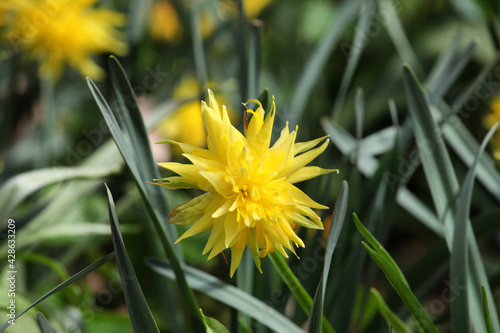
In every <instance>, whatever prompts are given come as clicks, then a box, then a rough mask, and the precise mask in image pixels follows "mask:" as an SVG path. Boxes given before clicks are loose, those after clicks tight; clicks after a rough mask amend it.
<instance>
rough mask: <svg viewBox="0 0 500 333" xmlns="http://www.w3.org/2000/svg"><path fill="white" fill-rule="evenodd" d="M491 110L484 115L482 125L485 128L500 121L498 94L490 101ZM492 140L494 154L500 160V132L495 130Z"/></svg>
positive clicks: (499, 98)
mask: <svg viewBox="0 0 500 333" xmlns="http://www.w3.org/2000/svg"><path fill="white" fill-rule="evenodd" d="M490 107H491V112H490V113H488V114H487V115H485V116H484V118H483V125H484V127H485V128H486V129H488V130H489V129H490V128H492V127H493V125H495V124H496V123H497V122H500V96H498V97H496V98H495V99H494V100H493V101H492V103H491V106H490ZM493 141H494V153H493V154H494V156H495V158H496V159H497V160H500V133H499V132H498V131H497V132H496V133H495V135H494V136H493Z"/></svg>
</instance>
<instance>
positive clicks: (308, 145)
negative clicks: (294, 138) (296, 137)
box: [295, 135, 329, 154]
mask: <svg viewBox="0 0 500 333" xmlns="http://www.w3.org/2000/svg"><path fill="white" fill-rule="evenodd" d="M328 137H329V136H328V135H325V136H323V137H321V138H317V139H314V140H311V141H307V142H297V143H296V144H295V154H300V153H303V152H305V151H308V150H309V149H312V148H314V147H316V145H317V144H318V143H320V142H321V141H323V140H324V139H326V138H328Z"/></svg>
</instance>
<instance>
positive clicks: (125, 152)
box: [87, 78, 203, 329]
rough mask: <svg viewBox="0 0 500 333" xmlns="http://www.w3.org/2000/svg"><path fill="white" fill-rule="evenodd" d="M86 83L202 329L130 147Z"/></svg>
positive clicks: (195, 321) (104, 103) (101, 100)
mask: <svg viewBox="0 0 500 333" xmlns="http://www.w3.org/2000/svg"><path fill="white" fill-rule="evenodd" d="M87 83H88V86H89V88H90V91H91V92H92V95H93V96H94V99H95V100H96V103H97V105H98V106H99V109H100V110H101V113H102V114H103V116H104V119H105V120H106V123H107V124H108V127H109V129H110V132H111V135H112V136H113V140H114V141H115V143H116V145H117V146H118V150H119V151H120V153H121V155H122V157H123V159H124V160H125V163H126V164H127V166H128V167H129V170H130V172H131V173H132V175H133V176H134V180H135V183H136V185H137V187H138V189H139V193H140V194H141V197H142V199H143V201H144V204H145V206H146V211H147V212H148V214H149V217H150V218H151V221H152V222H153V226H154V228H155V230H156V232H157V235H158V238H159V240H160V243H161V245H162V246H163V249H164V250H165V253H166V255H167V257H168V259H169V260H170V262H171V263H172V268H173V270H174V272H175V273H176V276H177V283H178V287H179V291H180V293H181V295H182V298H183V301H184V302H185V304H186V308H187V311H188V314H189V317H190V322H191V323H192V324H193V325H195V327H197V328H198V329H199V328H201V327H203V322H202V320H201V317H200V314H199V311H198V309H199V307H198V304H197V302H196V299H195V297H194V294H193V291H192V290H191V289H190V288H189V286H188V284H187V282H186V279H185V277H184V272H183V271H182V269H181V264H180V261H179V258H178V257H177V254H176V251H175V250H174V248H173V246H172V242H171V241H170V240H169V238H168V236H167V233H166V231H165V229H164V225H163V224H162V222H161V221H160V219H159V217H158V215H157V213H156V211H155V209H154V208H153V204H152V202H151V200H150V199H149V197H148V192H147V190H146V189H145V184H144V182H143V181H142V178H141V175H140V172H139V170H138V167H137V164H136V161H135V159H134V157H133V153H132V152H131V151H130V147H129V146H128V144H127V143H126V142H125V139H124V137H123V133H122V132H121V129H120V126H119V125H118V122H117V120H116V118H115V117H114V114H113V112H112V110H111V108H110V107H109V105H108V103H107V101H106V100H105V99H104V97H103V96H102V94H101V92H100V91H99V89H98V88H97V86H96V85H95V83H94V82H93V81H92V79H90V78H87Z"/></svg>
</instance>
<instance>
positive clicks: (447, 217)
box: [403, 65, 500, 332]
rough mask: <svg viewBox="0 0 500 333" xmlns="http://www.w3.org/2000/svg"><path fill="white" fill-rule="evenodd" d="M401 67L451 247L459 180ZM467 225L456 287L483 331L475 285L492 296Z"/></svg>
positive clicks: (408, 71)
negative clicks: (462, 275)
mask: <svg viewBox="0 0 500 333" xmlns="http://www.w3.org/2000/svg"><path fill="white" fill-rule="evenodd" d="M403 69H404V84H405V92H406V97H407V101H408V107H409V111H410V115H411V118H412V120H413V124H414V130H415V138H416V141H417V146H418V148H419V153H420V159H421V162H422V165H423V168H424V173H425V175H426V178H427V182H428V185H429V187H430V190H431V191H430V192H431V195H432V199H433V201H434V206H435V207H436V211H437V212H438V216H439V219H440V220H441V221H443V223H444V225H443V226H444V229H443V231H444V233H443V236H444V239H445V240H446V243H447V245H448V248H449V249H450V250H451V248H452V241H453V228H454V219H453V213H455V207H456V200H457V197H458V195H459V186H458V180H457V177H456V174H455V170H454V169H453V165H452V163H451V158H450V156H449V154H448V152H447V150H446V146H445V144H444V140H443V135H442V133H441V131H440V130H439V128H438V126H437V123H436V122H435V121H434V119H433V117H432V115H431V111H430V108H429V105H428V103H427V100H426V97H425V94H424V92H423V90H422V88H421V87H420V84H419V83H418V80H417V79H416V77H415V75H414V74H413V72H412V71H411V69H410V68H409V67H408V66H406V65H405V66H404V67H403ZM467 224H469V226H468V227H467V237H468V241H469V259H468V260H469V266H470V269H469V270H468V272H467V274H468V279H467V285H465V286H458V287H460V288H461V289H462V291H464V290H466V291H467V293H469V302H468V303H469V312H470V316H471V319H472V323H473V326H474V329H475V330H476V331H479V332H484V331H486V327H485V324H484V320H483V315H482V313H481V311H480V309H481V303H482V300H481V293H480V291H479V288H478V287H477V286H478V285H481V284H483V285H484V287H485V290H486V293H487V294H488V297H492V293H491V288H490V286H489V282H488V276H487V275H486V270H485V268H484V265H483V261H482V258H481V254H480V252H479V248H478V245H477V241H476V238H475V236H474V232H473V230H472V228H471V227H470V221H469V219H467ZM492 307H493V308H494V307H495V305H494V304H493V305H492ZM495 311H496V308H495ZM492 325H493V327H494V328H495V330H497V331H500V322H499V319H498V318H497V317H496V316H494V317H493V318H492Z"/></svg>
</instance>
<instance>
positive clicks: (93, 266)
mask: <svg viewBox="0 0 500 333" xmlns="http://www.w3.org/2000/svg"><path fill="white" fill-rule="evenodd" d="M114 256H115V254H114V253H110V254H108V255H107V256H105V257H104V258H101V259H99V260H97V261H96V262H94V263H93V264H91V265H89V266H87V267H85V268H84V269H82V270H81V271H79V272H78V273H76V274H75V275H73V276H72V277H70V278H69V279H67V280H66V281H64V282H62V283H60V284H59V285H58V286H57V287H55V288H53V289H52V290H50V291H49V292H48V293H46V294H45V295H43V296H42V297H40V298H39V299H37V300H36V301H35V302H34V303H33V304H31V305H30V306H28V307H27V308H26V309H24V310H23V311H21V312H19V313H18V314H17V315H16V317H15V318H14V320H17V319H18V318H19V317H21V316H22V315H23V314H24V313H26V311H28V310H29V309H31V308H32V307H34V306H36V305H37V304H38V303H40V302H43V301H44V300H45V299H47V298H48V297H50V296H52V295H54V294H55V293H57V292H58V291H60V290H62V289H64V288H66V287H67V286H69V285H70V284H72V283H73V282H75V281H77V280H79V279H80V278H82V277H84V276H85V275H87V274H88V273H90V272H93V271H95V270H96V269H98V268H99V267H101V266H102V265H104V264H105V263H107V262H108V261H110V260H111V259H113V258H114ZM9 325H10V323H9V322H6V323H5V324H3V325H2V326H0V333H1V332H3V331H5V329H6V328H7V327H9Z"/></svg>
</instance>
